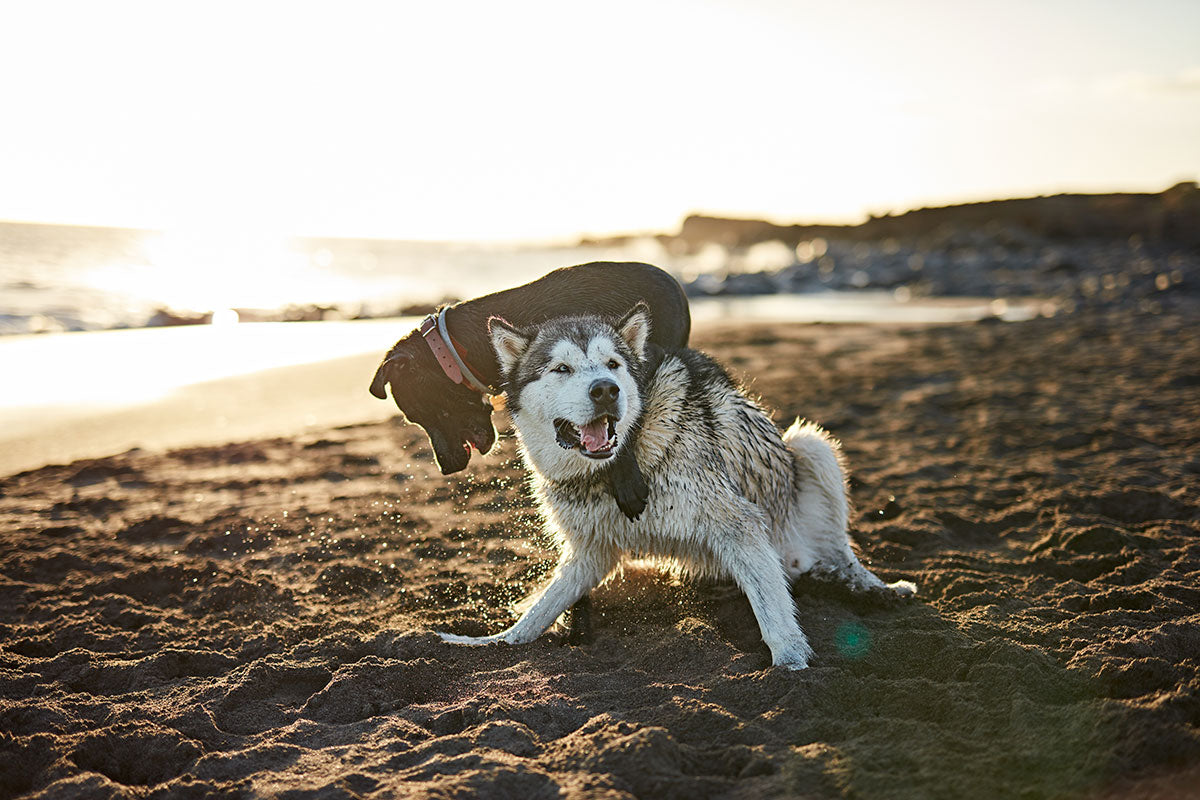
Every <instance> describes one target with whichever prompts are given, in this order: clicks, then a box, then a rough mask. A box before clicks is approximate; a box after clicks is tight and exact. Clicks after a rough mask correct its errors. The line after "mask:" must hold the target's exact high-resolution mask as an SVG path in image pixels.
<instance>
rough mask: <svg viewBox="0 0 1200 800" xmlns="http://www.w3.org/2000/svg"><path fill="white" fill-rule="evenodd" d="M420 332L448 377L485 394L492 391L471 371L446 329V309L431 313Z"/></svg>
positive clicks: (422, 324)
mask: <svg viewBox="0 0 1200 800" xmlns="http://www.w3.org/2000/svg"><path fill="white" fill-rule="evenodd" d="M420 333H421V336H422V337H423V338H424V339H425V343H426V344H428V345H429V349H430V350H432V351H433V357H434V358H436V359H437V362H438V364H440V365H441V367H442V372H444V373H446V377H447V378H449V379H450V380H452V381H454V382H455V383H460V384H466V385H467V386H468V387H469V388H471V389H474V390H475V391H477V392H479V393H480V394H482V395H484V396H486V395H489V394H491V393H492V392H491V390H490V389H489V388H488V387H487V385H486V384H485V383H484V382H483V381H481V380H479V378H478V377H477V376H476V375H475V373H474V372H472V371H471V368H470V367H468V366H467V363H466V362H465V361H463V358H462V356H461V355H459V353H458V348H457V347H455V346H454V340H453V339H452V338H451V337H450V331H449V330H447V329H446V309H444V308H443V309H441V310H440V311H438V313H437V314H436V315H434V314H430V315H429V316H428V317H426V318H425V319H424V320H422V321H421V327H420Z"/></svg>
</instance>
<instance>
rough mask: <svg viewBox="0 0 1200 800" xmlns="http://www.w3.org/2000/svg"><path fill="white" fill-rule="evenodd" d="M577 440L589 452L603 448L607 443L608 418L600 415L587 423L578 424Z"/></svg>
mask: <svg viewBox="0 0 1200 800" xmlns="http://www.w3.org/2000/svg"><path fill="white" fill-rule="evenodd" d="M579 441H580V442H581V443H582V444H583V447H584V449H586V450H588V451H590V452H593V453H594V452H596V451H597V450H601V449H603V448H604V446H605V445H607V444H608V418H607V417H601V418H600V419H598V420H595V421H594V422H589V423H588V424H587V425H580V426H579Z"/></svg>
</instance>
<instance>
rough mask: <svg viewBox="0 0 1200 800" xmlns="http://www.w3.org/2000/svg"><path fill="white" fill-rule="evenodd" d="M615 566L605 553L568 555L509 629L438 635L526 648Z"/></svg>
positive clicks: (472, 642)
mask: <svg viewBox="0 0 1200 800" xmlns="http://www.w3.org/2000/svg"><path fill="white" fill-rule="evenodd" d="M615 565H616V558H615V557H614V556H612V555H611V554H608V553H597V552H593V551H568V552H567V553H565V554H564V555H563V559H562V561H560V562H559V563H558V567H557V568H555V570H554V577H553V578H551V580H550V583H549V585H547V586H546V588H545V589H544V590H543V591H542V593H541V594H540V595H539V596H538V598H537V599H536V600H534V601H533V604H532V605H530V607H529V608H528V610H526V611H525V613H524V614H522V615H521V618H520V619H518V620H517V621H516V623H514V624H513V626H512V627H511V628H509V629H508V630H506V631H501V632H500V633H495V634H492V635H491V636H459V635H457V634H453V633H439V634H438V635H439V636H441V637H442V639H443V641H446V642H450V643H451V644H469V645H480V644H492V643H493V642H507V643H508V644H526V643H527V642H532V641H533V640H534V639H536V638H537V637H539V636H541V635H542V634H543V633H544V632H545V631H546V629H547V628H549V627H550V626H551V625H552V624H553V623H554V620H556V619H558V618H559V617H560V616H561V615H562V613H563V612H564V611H566V610H567V609H568V608H570V607H571V605H572V604H574V603H575V601H576V600H578V599H579V598H581V597H583V596H584V595H585V594H587V593H588V592H590V591H591V590H592V589H594V588H596V586H597V585H598V584H599V583H600V581H602V580H604V578H605V577H606V576H607V575H608V573H609V572H611V571H612V569H613V567H614V566H615Z"/></svg>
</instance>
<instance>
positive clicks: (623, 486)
mask: <svg viewBox="0 0 1200 800" xmlns="http://www.w3.org/2000/svg"><path fill="white" fill-rule="evenodd" d="M612 490H613V496H614V497H616V499H617V508H619V509H621V513H622V514H624V515H625V516H627V517H629V519H631V520H635V519H637V518H638V517H640V516H641V515H642V512H643V511H645V510H646V501H647V500H649V499H650V487H649V486H647V485H646V480H645V479H644V478H643V477H642V472H641V470H637V469H635V470H631V471H630V472H628V473H627V474H622V475H620V476H619V477H617V476H614V480H613V486H612Z"/></svg>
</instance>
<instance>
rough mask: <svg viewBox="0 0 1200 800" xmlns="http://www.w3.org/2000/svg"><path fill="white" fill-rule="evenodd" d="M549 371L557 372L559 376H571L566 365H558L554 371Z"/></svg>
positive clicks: (569, 369)
mask: <svg viewBox="0 0 1200 800" xmlns="http://www.w3.org/2000/svg"><path fill="white" fill-rule="evenodd" d="M550 371H551V372H557V373H558V374H559V375H570V374H571V368H570V367H568V366H567V365H566V364H559V365H558V366H557V367H555V368H554V369H552V370H550Z"/></svg>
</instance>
